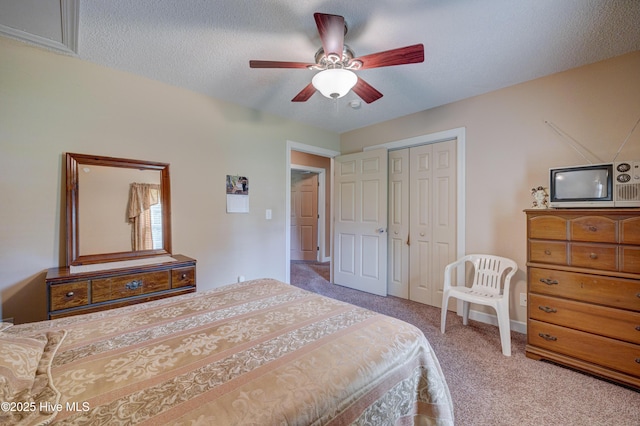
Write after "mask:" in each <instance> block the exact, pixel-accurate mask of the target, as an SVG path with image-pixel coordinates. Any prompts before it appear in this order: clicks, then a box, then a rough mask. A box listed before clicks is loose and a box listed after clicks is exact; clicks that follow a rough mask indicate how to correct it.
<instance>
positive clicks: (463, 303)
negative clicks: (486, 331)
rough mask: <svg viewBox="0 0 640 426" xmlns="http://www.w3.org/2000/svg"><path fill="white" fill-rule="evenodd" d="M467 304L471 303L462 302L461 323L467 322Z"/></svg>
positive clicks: (466, 323)
mask: <svg viewBox="0 0 640 426" xmlns="http://www.w3.org/2000/svg"><path fill="white" fill-rule="evenodd" d="M469 305H471V303H469V302H462V324H463V325H468V324H469Z"/></svg>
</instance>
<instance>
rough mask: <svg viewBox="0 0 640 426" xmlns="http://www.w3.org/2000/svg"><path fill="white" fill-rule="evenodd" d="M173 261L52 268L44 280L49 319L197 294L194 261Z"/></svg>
mask: <svg viewBox="0 0 640 426" xmlns="http://www.w3.org/2000/svg"><path fill="white" fill-rule="evenodd" d="M171 258H172V259H173V261H170V262H163V263H156V264H150V265H144V266H136V267H129V268H120V269H109V270H102V271H95V272H83V273H71V272H70V271H69V267H63V268H51V269H49V271H48V273H47V277H46V285H47V314H48V318H49V319H56V318H62V317H67V316H71V315H78V314H85V313H88V312H97V311H104V310H107V309H113V308H118V307H121V306H128V305H133V304H136V303H142V302H147V301H150V300H156V299H162V298H165V297H171V296H177V295H180V294H185V293H193V292H195V291H196V261H195V259H191V258H190V257H187V256H183V255H180V254H178V255H172V256H171Z"/></svg>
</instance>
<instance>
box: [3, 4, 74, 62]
mask: <svg viewBox="0 0 640 426" xmlns="http://www.w3.org/2000/svg"><path fill="white" fill-rule="evenodd" d="M79 6H80V0H60V16H61V22H60V25H61V29H62V42H59V41H56V40H51V39H49V38H46V37H42V36H39V35H37V34H32V33H29V32H26V31H22V30H18V29H15V28H11V27H8V26H6V25H2V24H0V34H3V35H6V36H8V37H10V38H14V39H17V40H20V41H24V42H26V43H29V44H34V45H36V46H40V47H44V48H45V49H48V50H53V51H55V52H58V53H64V54H66V55H72V56H77V54H78V16H79Z"/></svg>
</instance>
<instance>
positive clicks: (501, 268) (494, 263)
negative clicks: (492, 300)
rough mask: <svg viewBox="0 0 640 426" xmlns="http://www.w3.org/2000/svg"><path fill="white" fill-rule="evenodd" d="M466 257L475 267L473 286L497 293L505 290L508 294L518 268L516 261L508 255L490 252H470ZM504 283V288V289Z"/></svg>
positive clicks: (486, 291) (483, 290) (485, 291)
mask: <svg viewBox="0 0 640 426" xmlns="http://www.w3.org/2000/svg"><path fill="white" fill-rule="evenodd" d="M466 257H467V259H466V260H467V261H468V262H471V263H472V264H473V267H474V274H473V284H472V285H471V288H474V289H477V290H479V291H482V292H484V293H490V294H496V295H498V294H501V293H502V292H503V291H504V293H505V295H507V296H508V293H509V282H510V281H511V277H512V276H513V275H514V274H515V273H516V271H517V270H518V265H517V264H516V262H514V261H513V260H511V259H507V258H506V257H500V256H493V255H488V254H470V255H468V256H466ZM507 270H509V272H507ZM503 285H504V290H503V289H502V287H503Z"/></svg>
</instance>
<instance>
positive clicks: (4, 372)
mask: <svg viewBox="0 0 640 426" xmlns="http://www.w3.org/2000/svg"><path fill="white" fill-rule="evenodd" d="M46 344H47V336H45V335H42V336H37V337H25V336H20V335H17V334H9V333H0V385H2V387H0V398H2V401H14V400H15V398H16V397H17V396H18V395H19V394H21V393H22V392H24V391H25V390H31V387H32V386H33V381H34V380H35V377H36V370H37V369H38V364H39V363H40V358H42V353H43V352H44V347H45V346H46Z"/></svg>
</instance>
